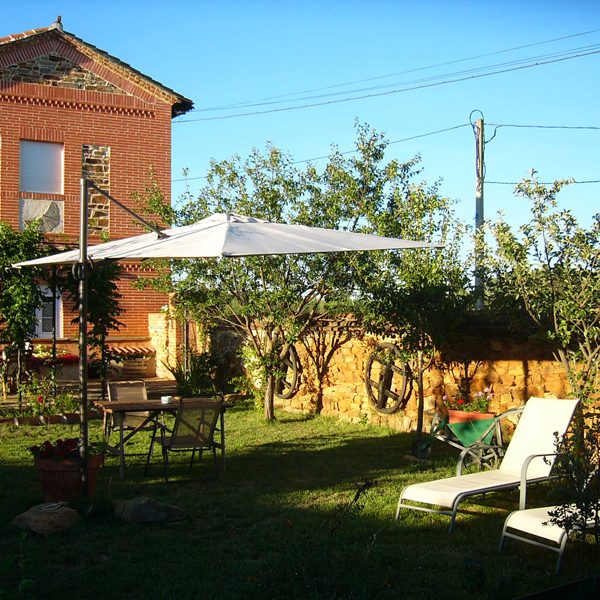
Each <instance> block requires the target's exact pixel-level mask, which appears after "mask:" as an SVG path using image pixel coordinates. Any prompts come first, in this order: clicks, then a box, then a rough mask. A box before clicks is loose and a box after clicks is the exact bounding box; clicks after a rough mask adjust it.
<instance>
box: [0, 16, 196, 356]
mask: <svg viewBox="0 0 600 600" xmlns="http://www.w3.org/2000/svg"><path fill="white" fill-rule="evenodd" d="M192 106H193V105H192V102H191V101H190V100H188V99H187V98H185V97H183V96H181V95H180V94H178V93H176V92H174V91H173V90H171V89H169V88H167V87H165V86H164V85H162V84H161V83H159V82H157V81H154V80H153V79H151V78H150V77H148V76H147V75H144V74H143V73H140V72H139V71H137V70H135V69H134V68H132V67H131V66H129V65H128V64H126V63H123V62H122V61H120V60H119V59H117V58H115V57H114V56H111V55H110V54H108V53H107V52H105V51H103V50H100V49H99V48H97V47H95V46H93V45H91V44H89V43H87V42H85V41H83V40H81V39H79V38H77V37H76V36H74V35H73V34H71V33H68V32H66V31H64V30H63V27H62V23H61V21H60V17H59V18H58V19H57V21H56V22H55V23H53V24H52V25H51V26H50V27H46V28H41V29H35V30H31V31H27V32H24V33H20V34H14V35H10V36H8V37H4V38H0V219H1V220H3V221H5V222H8V223H9V224H10V225H11V226H12V227H13V228H14V229H18V228H23V227H24V226H25V224H26V223H27V222H30V221H32V220H34V219H41V224H42V228H43V230H44V232H45V235H46V237H47V240H48V241H49V242H50V243H52V244H54V245H56V246H58V247H60V248H69V247H74V246H76V245H77V242H78V237H79V206H80V179H81V177H86V178H88V179H91V180H93V181H94V182H95V183H96V184H97V185H98V186H99V187H101V188H102V189H104V190H106V191H107V192H109V193H110V194H111V195H112V196H113V197H115V198H116V199H118V200H120V201H121V202H123V203H125V204H127V205H129V206H131V207H132V208H135V206H133V201H132V193H133V192H136V191H137V192H141V191H143V190H144V188H145V187H146V186H148V184H149V183H150V173H151V172H153V173H154V176H155V178H156V182H157V184H158V186H159V187H160V189H161V190H162V192H163V193H164V195H165V198H167V199H168V200H170V174H171V119H172V118H173V117H176V116H178V115H181V114H184V113H185V112H186V111H188V110H190V109H191V108H192ZM88 222H89V230H90V236H89V243H90V244H94V243H99V242H100V241H102V236H104V235H107V236H109V237H110V239H118V238H123V237H128V236H131V235H136V234H139V233H142V230H141V229H140V227H139V225H137V224H136V223H135V222H134V221H133V219H132V218H131V217H130V216H128V215H127V214H126V213H124V212H122V211H121V209H119V208H118V207H117V206H114V205H110V203H109V202H108V201H107V200H106V199H105V198H104V197H103V196H102V195H100V194H96V195H94V194H92V196H91V197H90V209H89V214H88ZM139 272H140V265H139V264H125V265H124V276H123V278H122V280H121V282H120V288H119V291H120V292H121V294H123V299H122V306H123V308H124V309H125V312H124V313H123V314H122V316H121V317H120V320H121V321H122V322H123V323H124V327H122V328H121V331H120V332H119V333H118V334H116V335H115V336H114V337H113V338H111V339H112V342H113V344H114V345H116V346H121V347H127V346H129V347H136V348H146V347H147V346H149V345H150V338H149V315H150V314H152V313H157V312H159V311H160V308H161V307H162V306H163V305H165V304H166V303H167V297H166V296H165V295H164V294H159V293H156V292H153V291H143V292H141V291H137V290H134V289H133V288H132V283H133V281H134V280H135V279H136V278H137V276H138V274H139ZM53 313H54V309H53V308H52V305H51V304H50V303H45V305H44V307H43V309H42V311H41V314H40V315H38V319H37V324H36V335H37V336H38V337H39V338H49V337H52V333H51V332H52V328H51V327H50V325H49V324H50V323H51V322H54V323H55V324H56V335H57V338H58V339H59V341H61V342H63V343H65V342H67V341H69V340H72V339H73V338H74V337H75V336H76V330H75V326H73V325H72V324H71V319H72V317H73V313H72V309H71V305H70V303H69V302H67V299H64V302H63V301H60V300H59V302H58V303H57V307H56V320H54V319H53ZM37 341H38V342H41V340H37ZM34 343H35V340H34Z"/></svg>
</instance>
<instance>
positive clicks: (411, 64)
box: [0, 0, 600, 224]
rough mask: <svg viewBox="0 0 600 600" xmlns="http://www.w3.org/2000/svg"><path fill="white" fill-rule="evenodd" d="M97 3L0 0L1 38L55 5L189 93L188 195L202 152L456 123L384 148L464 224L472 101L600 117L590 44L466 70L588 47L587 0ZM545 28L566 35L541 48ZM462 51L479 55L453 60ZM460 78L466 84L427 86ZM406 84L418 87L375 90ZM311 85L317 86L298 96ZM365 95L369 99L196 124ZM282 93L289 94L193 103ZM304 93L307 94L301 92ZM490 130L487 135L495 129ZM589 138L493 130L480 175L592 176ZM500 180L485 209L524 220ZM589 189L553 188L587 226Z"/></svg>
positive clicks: (210, 154)
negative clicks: (415, 160) (414, 164)
mask: <svg viewBox="0 0 600 600" xmlns="http://www.w3.org/2000/svg"><path fill="white" fill-rule="evenodd" d="M102 5H103V10H102V11H101V12H98V11H96V10H93V9H92V8H91V5H90V4H89V3H86V2H80V1H42V0H37V1H36V0H30V1H28V0H22V1H21V2H8V1H7V0H2V2H1V6H2V17H3V18H2V27H1V31H0V36H2V35H7V34H9V33H16V32H20V31H25V30H27V29H31V28H34V27H43V26H47V25H50V23H52V22H53V21H54V19H55V17H56V15H58V14H60V15H61V16H62V20H63V24H64V27H65V30H67V31H69V32H71V33H73V34H75V35H77V36H79V37H81V38H83V39H84V40H86V41H88V42H90V43H92V44H95V45H96V46H98V47H100V48H102V49H103V50H106V51H107V52H109V53H111V54H113V55H114V56H117V57H118V58H120V59H121V60H123V61H125V62H128V63H129V64H131V65H132V66H134V67H135V68H137V69H138V70H140V71H142V72H144V73H145V74H147V75H149V76H151V77H153V78H154V79H157V80H158V81H160V82H161V83H163V84H164V85H166V86H168V87H171V88H173V89H175V90H176V91H177V92H179V93H181V94H183V95H184V96H186V97H188V98H191V99H192V100H193V101H194V103H195V108H196V109H200V110H198V111H196V112H193V113H189V114H188V115H186V116H184V117H180V118H178V119H176V120H175V121H174V123H173V163H172V166H173V170H172V173H173V180H174V183H173V199H174V200H176V199H177V197H178V195H179V194H181V192H182V191H183V190H184V184H183V183H182V182H181V181H177V180H180V179H181V178H182V170H183V168H185V167H187V168H188V169H189V177H190V178H192V179H190V181H189V183H190V186H191V191H192V193H193V192H195V191H197V189H198V188H199V187H200V186H201V185H202V183H203V180H202V176H203V175H205V173H206V169H207V167H208V164H209V161H210V160H211V159H212V158H214V159H218V160H219V159H224V158H229V157H230V156H232V155H233V154H239V155H240V156H242V157H244V156H246V155H248V153H249V152H250V150H251V149H252V148H253V147H257V148H264V147H265V144H266V143H267V141H270V142H272V143H273V144H274V145H276V146H277V147H279V148H281V149H282V150H284V151H285V152H288V153H290V154H291V155H292V156H293V158H294V159H295V160H303V159H310V158H313V157H319V156H323V155H327V154H329V153H330V151H331V144H336V145H337V146H338V148H339V149H340V150H341V151H346V150H351V149H352V148H353V142H354V139H355V128H354V123H355V120H356V119H358V120H359V121H360V122H363V123H368V124H369V125H371V126H372V127H374V128H375V129H377V130H379V131H382V132H384V133H385V135H386V136H387V138H388V139H389V140H391V141H396V140H403V139H404V138H409V137H413V136H419V135H422V134H426V133H430V132H435V131H440V130H443V129H447V128H451V127H457V126H460V125H465V126H463V127H460V128H457V129H453V130H451V131H447V132H444V133H438V134H435V135H429V136H426V137H421V138H418V139H414V140H411V141H405V142H399V143H395V144H392V145H390V147H389V151H388V158H392V157H396V158H398V159H400V160H407V159H409V158H411V157H412V156H414V155H415V154H417V153H419V154H420V155H421V157H422V166H423V168H424V171H423V174H422V177H423V179H426V180H427V181H428V182H433V181H436V180H441V192H442V193H443V194H444V195H446V196H449V197H451V198H454V199H456V200H457V201H458V204H457V212H458V214H459V216H460V217H461V218H463V219H464V220H466V221H469V222H473V220H474V205H475V201H474V193H475V192H474V188H475V158H474V152H475V151H474V148H475V145H474V137H473V132H472V130H471V128H470V126H467V125H468V123H469V115H470V114H471V112H472V111H473V110H480V111H481V112H482V113H483V114H484V116H485V121H486V123H488V124H491V123H494V124H503V125H506V124H513V125H515V124H516V125H542V126H581V127H598V128H600V116H599V115H598V107H599V105H600V102H599V97H598V96H599V94H598V91H599V76H598V73H599V66H600V54H597V53H593V54H589V55H587V56H581V57H579V58H573V59H570V60H561V61H557V62H552V63H550V64H545V65H540V66H537V67H532V68H522V69H519V70H512V71H509V72H506V73H502V74H497V75H490V76H485V77H473V75H476V74H482V73H490V72H492V71H496V70H502V69H506V68H513V67H515V66H517V64H520V65H521V66H524V65H528V64H533V63H535V62H543V61H548V60H556V59H558V58H563V57H565V56H566V54H567V53H571V54H583V53H589V52H594V51H597V50H600V2H597V0H574V1H571V2H568V3H567V2H563V1H554V0H546V1H529V2H527V1H525V0H521V1H512V0H508V1H507V0H504V1H497V2H488V1H485V0H482V1H479V2H434V1H428V0H424V1H420V2H418V3H417V2H401V1H396V2H392V1H387V0H370V1H366V0H365V1H353V0H348V1H345V2H342V1H329V2H327V1H324V0H321V1H320V2H319V1H313V0H303V1H300V0H298V1H295V2H291V1H286V0H277V1H275V0H273V1H266V0H265V1H255V2H250V1H246V2H243V1H229V2H226V1H213V2H205V1H196V2H192V1H189V2H186V1H178V0H172V1H171V2H164V1H156V0H147V1H145V2H139V1H128V0H121V1H120V2H116V1H113V0H104V2H103V4H102ZM596 29H598V30H599V31H594V32H592V31H593V30H596ZM586 32H592V33H586ZM576 34H584V35H576ZM568 36H571V37H568ZM555 38H565V39H561V40H558V41H553V42H548V43H544V44H541V42H546V41H548V40H553V39H555ZM528 45H529V47H526V48H520V49H518V50H512V51H508V52H501V51H504V50H508V49H512V48H517V47H522V46H528ZM474 56H479V58H477V59H472V60H463V59H468V58H471V57H474ZM542 56H543V57H544V58H541V57H542ZM455 61H460V62H455ZM515 61H522V62H521V63H516V62H515ZM443 63H446V64H443ZM449 63H451V64H449ZM501 63H510V65H509V64H505V65H504V66H498V65H500V64H501ZM433 65H438V66H435V67H433ZM474 69H481V70H480V71H474ZM408 71H411V72H408ZM458 72H464V73H463V74H462V75H459V74H457V73H458ZM433 77H438V78H439V79H436V80H433V79H432V78H433ZM458 78H468V79H466V80H464V81H460V82H455V83H447V84H443V85H435V86H429V87H423V85H424V84H431V83H434V81H448V80H452V79H458ZM415 86H416V87H419V89H414V90H410V91H401V92H397V93H396V92H395V93H389V94H387V95H378V96H374V94H381V93H382V92H394V91H395V90H405V89H406V88H407V87H415ZM307 90H315V91H311V92H306V93H303V94H296V93H297V92H305V91H307ZM359 90H360V91H359ZM291 94H296V95H294V96H291ZM363 95H369V96H371V97H369V98H363V99H360V100H352V101H343V102H336V103H329V104H326V105H322V106H315V107H310V108H304V109H300V110H285V111H279V112H271V113H267V114H257V115H250V116H243V117H235V118H227V119H214V120H200V119H207V118H214V117H221V116H229V115H235V114H238V113H240V112H242V113H245V112H258V111H264V110H270V109H282V108H288V107H292V106H298V105H304V104H311V103H317V102H330V101H332V100H341V99H346V98H349V97H353V96H363ZM282 96H286V98H285V99H286V100H289V99H294V100H295V101H294V102H286V103H278V104H269V105H264V106H255V107H248V108H241V109H237V108H236V109H234V108H228V109H226V110H220V111H214V110H203V109H208V108H212V107H216V106H231V105H234V104H238V103H247V102H251V101H255V100H262V99H265V98H273V97H277V100H282V99H283V98H281V97H282ZM312 96H319V98H313V99H307V97H312ZM184 121H186V122H184ZM486 129H487V131H486V137H487V138H491V137H492V134H493V129H494V128H493V127H492V126H491V125H487V126H486ZM599 142H600V129H596V130H593V129H592V130H590V129H580V130H574V129H570V130H568V129H545V128H544V129H542V128H515V127H502V128H500V129H498V130H497V132H496V135H495V137H494V139H492V140H490V141H489V142H488V143H487V144H486V180H487V181H489V182H492V181H500V182H514V181H518V180H519V179H521V178H523V177H525V176H527V175H528V173H529V171H530V170H531V169H532V168H535V169H536V170H537V171H538V173H539V178H540V181H552V180H555V179H560V178H571V177H572V178H575V179H576V180H578V181H589V180H600V167H599V160H598V159H599V158H600V157H599V152H598V148H599ZM315 162H316V164H317V165H322V164H324V162H323V161H315ZM512 189H513V186H510V185H498V184H492V183H488V184H486V187H485V215H486V217H489V218H493V217H494V216H495V214H496V212H497V211H499V210H503V211H505V212H506V214H507V216H508V218H509V220H510V221H511V222H512V223H514V224H520V223H522V222H524V221H525V220H526V219H527V217H528V206H527V204H526V202H525V201H524V200H522V199H520V198H517V197H516V196H514V194H513V193H512ZM599 193H600V184H578V185H573V186H571V187H570V188H569V189H568V190H566V191H564V192H562V194H561V195H560V196H559V200H560V205H561V206H562V207H565V208H571V209H572V210H573V211H574V212H575V214H576V215H577V216H578V217H579V218H580V220H581V221H582V222H584V223H586V224H587V223H589V220H590V218H591V215H593V214H595V213H596V212H598V211H599V208H600V203H599V202H598V196H599Z"/></svg>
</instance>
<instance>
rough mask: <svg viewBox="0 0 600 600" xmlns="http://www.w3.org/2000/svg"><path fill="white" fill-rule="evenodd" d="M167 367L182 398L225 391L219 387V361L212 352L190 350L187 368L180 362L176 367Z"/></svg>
mask: <svg viewBox="0 0 600 600" xmlns="http://www.w3.org/2000/svg"><path fill="white" fill-rule="evenodd" d="M165 366H166V367H167V369H168V370H169V371H170V372H171V374H172V375H173V377H174V378H175V382H176V384H177V393H178V394H179V395H180V396H184V397H189V396H206V395H213V394H216V393H218V392H222V391H223V390H219V389H218V387H217V370H218V367H219V361H218V360H217V358H216V357H215V356H213V355H212V354H211V353H210V352H194V351H193V350H190V351H189V354H188V364H187V367H186V366H185V365H184V363H183V362H182V361H179V360H178V361H177V362H176V363H175V365H168V364H165Z"/></svg>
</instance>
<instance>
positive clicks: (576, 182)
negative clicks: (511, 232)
mask: <svg viewBox="0 0 600 600" xmlns="http://www.w3.org/2000/svg"><path fill="white" fill-rule="evenodd" d="M486 183H489V184H494V185H518V184H519V183H521V182H520V181H486ZM538 183H539V184H540V185H552V184H553V183H554V181H538ZM582 183H600V179H588V180H586V181H570V182H569V185H578V184H582Z"/></svg>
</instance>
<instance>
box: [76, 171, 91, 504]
mask: <svg viewBox="0 0 600 600" xmlns="http://www.w3.org/2000/svg"><path fill="white" fill-rule="evenodd" d="M80 211H81V213H80V216H79V264H78V265H77V277H78V278H79V414H80V430H79V438H80V442H81V447H80V456H81V486H82V495H83V497H84V498H87V497H88V495H89V489H88V477H87V464H88V397H87V387H88V375H87V356H88V353H87V239H88V181H87V179H82V180H81V200H80Z"/></svg>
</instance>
